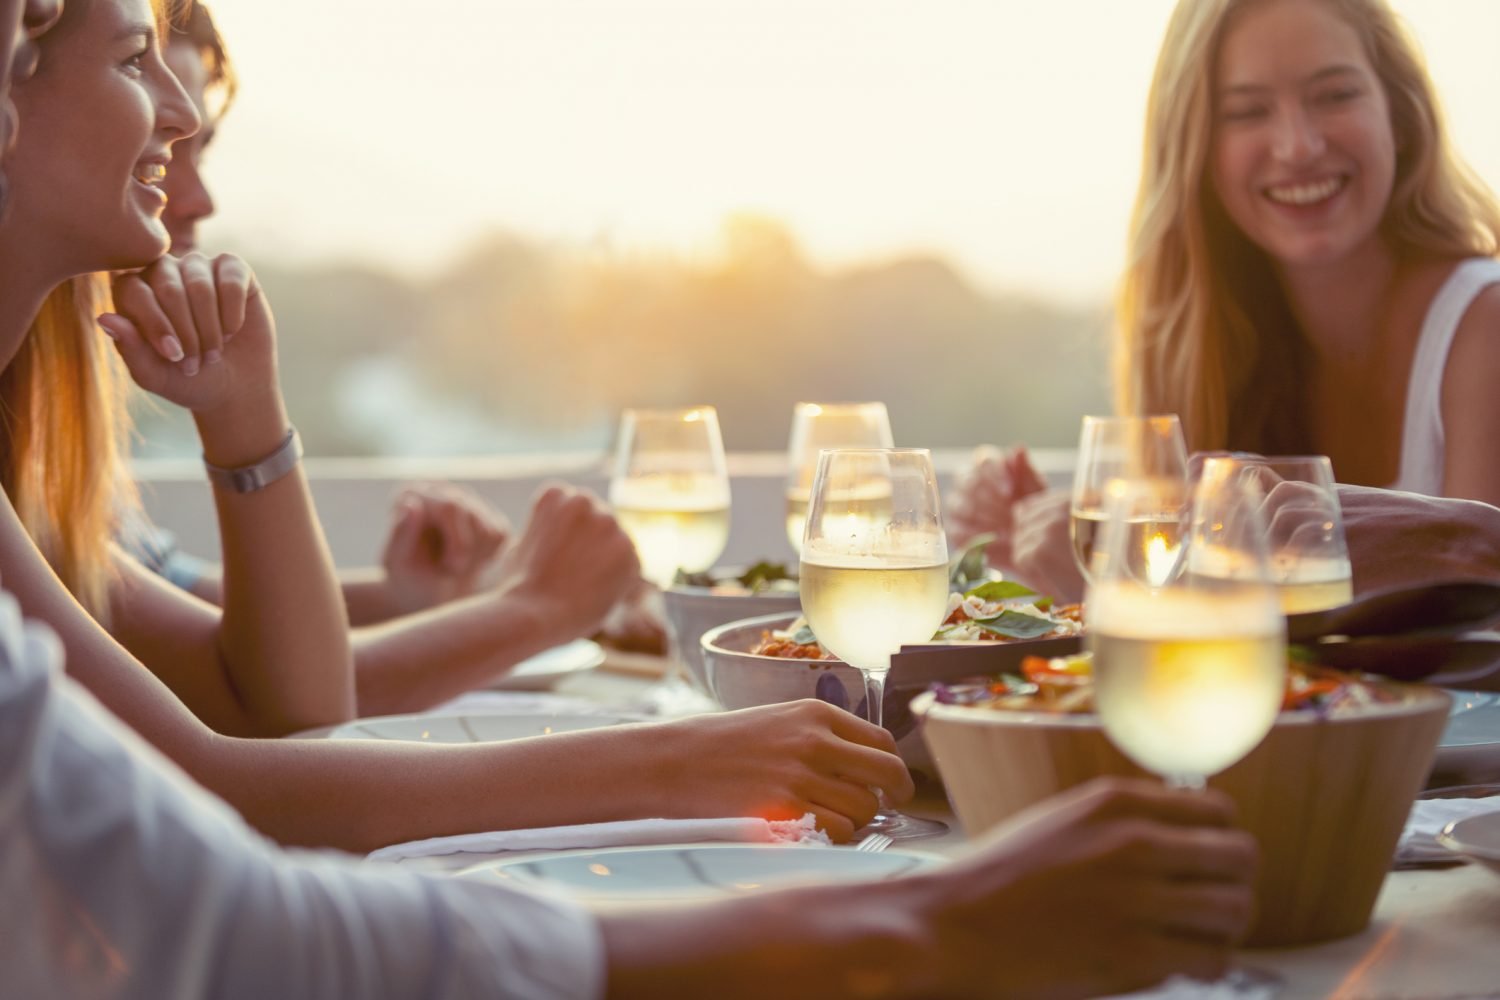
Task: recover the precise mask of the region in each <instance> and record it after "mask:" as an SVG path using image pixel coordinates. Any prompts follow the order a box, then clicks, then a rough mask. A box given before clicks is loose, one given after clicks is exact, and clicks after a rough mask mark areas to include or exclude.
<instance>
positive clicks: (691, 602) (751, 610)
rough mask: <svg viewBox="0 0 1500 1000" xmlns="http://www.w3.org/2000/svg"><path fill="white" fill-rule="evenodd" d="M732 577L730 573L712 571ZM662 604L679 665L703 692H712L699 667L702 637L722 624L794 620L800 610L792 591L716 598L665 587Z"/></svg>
mask: <svg viewBox="0 0 1500 1000" xmlns="http://www.w3.org/2000/svg"><path fill="white" fill-rule="evenodd" d="M715 572H716V573H729V574H733V573H734V572H735V571H734V570H716V571H715ZM661 597H662V604H663V605H664V606H665V609H666V615H667V627H668V628H670V629H671V630H672V642H673V648H674V649H675V651H676V653H677V655H678V656H680V657H682V662H683V663H685V664H687V668H688V670H689V671H691V672H692V675H693V677H694V679H695V680H697V682H698V684H699V685H700V686H701V687H702V688H703V690H705V691H712V690H713V688H712V686H711V685H710V684H709V682H708V675H707V674H706V673H705V671H704V666H703V647H702V645H700V644H699V642H698V640H699V639H700V638H702V636H703V633H705V632H707V631H708V630H709V629H711V628H714V627H715V626H718V625H723V624H724V623H725V622H732V621H738V620H740V619H742V618H750V617H752V616H755V615H769V614H778V615H781V616H783V617H784V616H786V615H787V614H788V613H789V612H790V613H791V614H792V615H793V616H795V615H797V614H798V613H799V612H800V611H801V610H802V599H801V598H800V597H799V596H798V595H797V592H796V591H792V592H791V593H779V594H778V593H770V594H716V593H714V592H713V591H712V590H710V589H708V588H707V587H677V586H674V587H668V588H667V589H666V590H664V591H662V595H661Z"/></svg>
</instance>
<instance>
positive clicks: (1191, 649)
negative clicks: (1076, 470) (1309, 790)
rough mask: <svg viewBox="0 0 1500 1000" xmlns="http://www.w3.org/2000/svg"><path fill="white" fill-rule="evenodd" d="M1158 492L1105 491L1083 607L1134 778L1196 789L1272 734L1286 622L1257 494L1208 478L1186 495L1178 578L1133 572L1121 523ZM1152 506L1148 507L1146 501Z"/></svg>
mask: <svg viewBox="0 0 1500 1000" xmlns="http://www.w3.org/2000/svg"><path fill="white" fill-rule="evenodd" d="M1155 488H1156V485H1155V481H1153V480H1143V481H1134V482H1132V481H1129V480H1116V481H1114V482H1113V483H1111V484H1109V487H1108V488H1107V489H1108V493H1109V509H1110V511H1111V515H1112V516H1111V518H1110V520H1108V521H1107V522H1106V523H1105V525H1104V528H1103V531H1102V532H1101V538H1100V548H1101V551H1100V552H1099V553H1096V557H1095V559H1094V562H1093V567H1094V570H1095V578H1094V580H1093V581H1092V582H1091V584H1090V587H1089V592H1088V596H1087V597H1086V598H1085V607H1086V608H1087V616H1088V633H1087V635H1088V646H1089V649H1090V650H1092V651H1093V654H1094V678H1095V696H1096V700H1097V704H1098V709H1099V721H1100V724H1101V725H1102V726H1103V727H1104V731H1105V733H1106V734H1107V735H1108V736H1109V738H1110V740H1111V741H1112V742H1113V743H1114V744H1115V745H1116V746H1118V747H1119V748H1120V750H1121V751H1122V752H1123V753H1124V754H1125V755H1126V756H1127V757H1130V758H1131V759H1132V760H1134V761H1135V762H1136V763H1137V764H1139V765H1140V766H1141V767H1143V768H1145V769H1147V770H1149V771H1152V772H1154V773H1156V774H1160V775H1162V776H1163V777H1166V778H1167V779H1168V780H1169V781H1171V782H1173V783H1175V784H1179V785H1183V786H1187V787H1196V786H1201V785H1202V784H1203V783H1204V781H1205V780H1206V779H1207V778H1208V777H1209V776H1210V775H1213V774H1217V773H1218V772H1219V771H1221V770H1223V769H1224V768H1226V767H1228V766H1229V765H1231V764H1233V763H1235V762H1236V761H1238V760H1239V759H1240V758H1241V757H1243V756H1244V755H1245V754H1247V753H1249V752H1250V751H1251V750H1252V749H1254V748H1255V746H1256V745H1257V744H1259V743H1260V741H1261V740H1262V739H1263V738H1264V737H1265V735H1266V733H1268V732H1270V729H1271V726H1272V724H1273V723H1274V722H1275V721H1276V713H1277V712H1278V711H1280V708H1281V702H1282V698H1283V696H1284V694H1285V690H1286V622H1285V619H1284V618H1283V617H1282V614H1281V604H1280V601H1279V599H1278V597H1277V594H1276V588H1275V587H1274V586H1273V584H1272V581H1271V577H1270V568H1269V562H1268V559H1267V554H1266V529H1265V525H1264V523H1263V521H1262V520H1261V510H1260V506H1259V504H1260V500H1261V498H1262V496H1263V495H1262V494H1261V493H1260V492H1259V490H1257V489H1255V488H1254V486H1253V484H1251V483H1249V482H1247V481H1246V480H1245V479H1243V478H1242V477H1240V476H1238V475H1236V474H1233V473H1230V472H1228V471H1224V472H1220V471H1210V470H1205V473H1204V475H1203V476H1202V477H1201V478H1200V479H1199V481H1198V484H1197V487H1196V488H1195V490H1194V495H1193V507H1192V516H1191V524H1190V528H1189V531H1188V534H1187V537H1186V538H1185V539H1184V543H1183V544H1184V548H1185V553H1184V566H1183V570H1182V572H1180V573H1178V574H1177V575H1175V576H1173V577H1172V578H1171V579H1170V580H1167V581H1165V582H1164V583H1160V584H1156V583H1152V582H1148V581H1145V580H1142V579H1141V578H1140V577H1139V576H1138V575H1136V573H1135V572H1134V570H1133V569H1132V554H1131V548H1132V546H1133V545H1134V543H1135V539H1134V534H1133V532H1132V530H1131V528H1130V526H1129V525H1128V523H1127V522H1126V521H1125V520H1124V519H1123V517H1117V516H1115V515H1121V514H1123V513H1125V512H1128V511H1129V510H1132V509H1135V508H1136V507H1138V506H1140V505H1141V504H1142V503H1143V498H1142V494H1149V493H1150V492H1152V491H1153V490H1154V489H1155ZM1146 502H1149V501H1146Z"/></svg>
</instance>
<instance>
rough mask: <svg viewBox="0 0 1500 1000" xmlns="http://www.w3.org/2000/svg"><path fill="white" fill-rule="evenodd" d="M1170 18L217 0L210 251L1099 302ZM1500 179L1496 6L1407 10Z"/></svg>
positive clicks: (866, 3)
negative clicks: (723, 262)
mask: <svg viewBox="0 0 1500 1000" xmlns="http://www.w3.org/2000/svg"><path fill="white" fill-rule="evenodd" d="M1171 6H1172V4H1171V2H1170V0H1048V2H1038V0H923V2H920V3H918V2H913V0H861V2H854V0H446V2H439V3H433V4H416V3H412V2H410V0H407V2H401V3H398V2H396V0H361V2H360V3H357V4H356V3H351V2H349V0H337V2H335V0H212V3H211V7H212V9H213V10H214V12H215V14H216V16H217V17H218V19H219V21H220V24H221V27H222V28H223V30H224V33H225V35H226V37H227V39H228V42H229V45H230V49H231V52H232V54H233V56H234V58H235V59H236V61H237V62H238V65H239V70H240V73H241V76H242V82H243V87H242V91H241V97H240V100H239V103H238V104H237V105H236V107H235V108H234V110H233V113H232V114H231V116H230V117H229V118H228V119H227V120H226V121H225V123H224V124H223V126H222V128H221V131H220V137H219V139H218V140H217V142H216V145H215V147H214V148H213V149H212V150H211V151H210V156H209V160H208V163H207V174H208V178H209V181H210V183H211V184H213V185H214V187H215V191H216V194H217V195H218V200H219V206H220V217H219V219H218V220H217V221H216V222H215V223H214V224H212V225H211V227H210V228H208V229H207V230H206V232H205V242H206V243H207V244H208V245H210V246H214V245H219V246H224V247H226V248H233V249H238V250H242V251H244V252H246V253H248V254H250V255H251V256H252V258H253V257H254V256H256V255H268V254H270V255H275V256H276V257H277V259H280V260H284V261H285V260H320V259H325V258H330V257H332V258H339V259H349V258H354V259H359V260H365V261H373V262H377V263H381V264H385V265H387V266H391V267H395V268H400V269H406V270H411V271H413V272H414V273H423V272H427V271H429V270H434V269H436V268H437V267H439V266H440V265H441V264H442V263H444V262H445V261H446V260H447V259H448V258H449V257H450V256H451V255H453V254H454V253H456V252H457V251H459V250H460V249H462V248H463V247H464V246H465V244H466V243H467V242H468V241H470V240H472V239H474V238H475V237H476V236H477V235H479V234H481V233H483V232H485V231H487V230H489V229H493V228H495V227H504V228H507V229H510V230H513V231H516V232H520V233H523V234H528V235H532V236H536V237H539V238H543V239H548V240H557V241H561V242H565V243H569V244H580V245H599V246H605V247H611V248H615V249H618V250H626V251H629V250H636V249H640V250H648V251H652V252H657V251H665V252H671V253H678V254H683V255H691V254H704V253H712V252H713V251H714V249H715V247H716V245H717V244H716V241H717V238H718V234H719V231H720V225H721V222H722V220H723V219H724V218H725V217H726V216H728V215H730V214H733V213H738V212H753V213H758V214H762V215H767V216H771V217H774V218H778V219H781V220H782V221H784V222H785V223H786V224H788V225H789V226H790V227H791V228H792V229H793V230H794V231H795V232H796V233H797V234H798V235H799V236H800V237H801V239H802V240H803V242H804V245H805V246H806V248H807V249H808V251H809V252H810V253H811V254H812V255H813V257H814V258H815V259H817V260H819V261H821V262H825V263H829V264H838V263H844V262H848V261H853V260H861V259H869V258H879V257H882V256H889V255H893V254H897V253H902V252H907V251H912V250H928V251H935V252H939V253H942V254H945V255H947V256H949V257H951V258H952V259H953V260H954V261H955V262H956V263H958V264H959V265H960V266H961V267H962V268H963V269H964V270H965V272H966V273H967V274H968V275H969V276H970V277H971V278H973V279H974V280H975V281H976V282H978V283H980V284H982V285H983V286H985V287H986V288H990V289H999V290H1003V289H1026V290H1032V291H1036V292H1038V293H1042V294H1047V295H1058V296H1062V297H1065V298H1068V299H1072V300H1075V301H1087V300H1092V299H1097V298H1100V297H1102V296H1104V295H1105V294H1107V292H1108V290H1109V287H1110V285H1111V284H1112V282H1113V280H1114V277H1115V274H1116V272H1117V270H1118V267H1119V263H1120V260H1121V256H1122V253H1121V249H1122V245H1123V239H1124V230H1125V222H1126V216H1127V214H1128V211H1129V207H1130V201H1131V197H1132V195H1133V192H1134V186H1135V181H1136V172H1137V169H1138V154H1137V151H1138V148H1139V143H1140V128H1141V118H1142V112H1143V107H1144V102H1145V95H1146V89H1147V85H1148V81H1149V76H1150V72H1151V67H1152V63H1153V61H1154V59H1155V53H1156V47H1157V44H1158V42H1159V41H1160V38H1161V34H1162V30H1163V27H1164V25H1165V23H1166V18H1167V15H1168V12H1169V11H1170V9H1171ZM1397 6H1398V7H1399V8H1400V9H1401V10H1402V11H1403V12H1404V13H1405V14H1406V15H1407V17H1408V18H1409V20H1410V22H1411V23H1412V25H1413V26H1414V28H1415V29H1416V31H1417V34H1418V36H1419V37H1420V38H1421V40H1422V41H1423V43H1424V46H1425V48H1426V50H1427V54H1428V57H1429V60H1430V62H1431V64H1432V66H1433V71H1434V74H1435V76H1436V77H1437V80H1438V83H1439V87H1440V88H1441V91H1442V93H1443V95H1444V98H1445V100H1446V103H1447V108H1448V111H1449V114H1450V118H1451V122H1452V125H1453V129H1454V132H1455V135H1456V139H1457V142H1458V145H1459V147H1460V149H1462V150H1463V151H1464V153H1465V154H1466V155H1467V157H1468V158H1469V160H1470V162H1471V163H1472V164H1473V165H1474V166H1475V167H1476V168H1477V169H1478V171H1479V173H1480V174H1481V176H1483V177H1484V178H1485V179H1486V180H1487V181H1488V182H1489V183H1490V184H1491V185H1492V186H1496V187H1500V59H1496V58H1495V52H1494V40H1495V39H1497V38H1500V2H1496V0H1398V3H1397Z"/></svg>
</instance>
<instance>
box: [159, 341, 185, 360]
mask: <svg viewBox="0 0 1500 1000" xmlns="http://www.w3.org/2000/svg"><path fill="white" fill-rule="evenodd" d="M161 353H162V354H163V355H165V356H166V359H167V360H168V361H181V360H182V359H183V357H185V355H184V354H183V351H182V341H180V340H178V339H177V338H176V337H171V336H169V337H167V338H166V339H165V340H163V341H162V342H161Z"/></svg>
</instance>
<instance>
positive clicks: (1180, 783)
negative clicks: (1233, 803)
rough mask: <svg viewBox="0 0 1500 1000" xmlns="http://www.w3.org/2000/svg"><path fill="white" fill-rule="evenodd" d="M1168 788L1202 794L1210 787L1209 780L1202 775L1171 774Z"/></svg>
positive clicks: (1168, 778)
mask: <svg viewBox="0 0 1500 1000" xmlns="http://www.w3.org/2000/svg"><path fill="white" fill-rule="evenodd" d="M1167 787H1168V788H1180V789H1182V790H1183V791H1188V792H1201V791H1203V789H1205V788H1207V787H1208V779H1206V778H1204V777H1203V775H1201V774H1169V775H1167Z"/></svg>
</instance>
